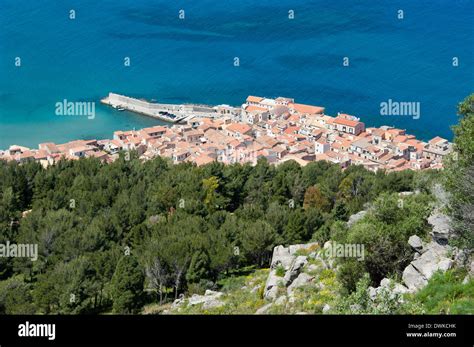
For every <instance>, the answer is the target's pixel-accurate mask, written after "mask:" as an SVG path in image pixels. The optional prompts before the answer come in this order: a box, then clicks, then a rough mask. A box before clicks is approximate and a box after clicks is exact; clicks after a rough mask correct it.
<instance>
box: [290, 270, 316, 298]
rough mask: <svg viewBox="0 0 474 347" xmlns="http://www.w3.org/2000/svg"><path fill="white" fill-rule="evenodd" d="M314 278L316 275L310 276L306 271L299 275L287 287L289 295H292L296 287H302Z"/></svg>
mask: <svg viewBox="0 0 474 347" xmlns="http://www.w3.org/2000/svg"><path fill="white" fill-rule="evenodd" d="M313 279H314V276H310V275H308V274H306V273H304V272H302V273H300V274H299V275H298V277H297V278H296V279H295V280H294V281H293V282H292V283H291V284H290V286H289V287H288V289H287V292H288V295H291V294H292V293H293V291H294V290H295V289H296V288H300V287H302V286H304V285H305V284H308V283H309V282H311V281H312V280H313Z"/></svg>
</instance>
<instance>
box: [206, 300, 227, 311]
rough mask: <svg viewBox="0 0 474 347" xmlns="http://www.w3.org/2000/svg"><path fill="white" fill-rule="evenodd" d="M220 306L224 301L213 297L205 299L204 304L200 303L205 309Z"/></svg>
mask: <svg viewBox="0 0 474 347" xmlns="http://www.w3.org/2000/svg"><path fill="white" fill-rule="evenodd" d="M221 306H224V303H223V302H222V301H220V300H217V299H214V298H213V299H210V300H207V301H205V302H204V304H203V305H202V308H203V309H205V310H207V309H210V308H216V307H221Z"/></svg>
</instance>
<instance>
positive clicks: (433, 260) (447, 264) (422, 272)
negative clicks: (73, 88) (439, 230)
mask: <svg viewBox="0 0 474 347" xmlns="http://www.w3.org/2000/svg"><path fill="white" fill-rule="evenodd" d="M448 250H449V247H445V246H442V245H440V244H438V243H437V242H430V243H429V244H427V245H426V246H425V247H423V249H422V254H421V255H420V256H418V257H417V258H416V259H415V260H413V261H412V262H411V263H410V265H408V266H407V267H406V268H405V270H404V271H403V276H402V279H403V282H404V283H405V285H406V286H407V287H408V288H409V289H410V290H411V291H416V290H419V289H421V288H423V287H424V286H425V285H426V284H427V283H428V280H429V279H430V278H431V277H432V276H433V274H434V273H435V272H436V271H438V270H441V271H447V270H449V269H451V268H452V267H453V261H452V260H451V259H450V258H449V257H448Z"/></svg>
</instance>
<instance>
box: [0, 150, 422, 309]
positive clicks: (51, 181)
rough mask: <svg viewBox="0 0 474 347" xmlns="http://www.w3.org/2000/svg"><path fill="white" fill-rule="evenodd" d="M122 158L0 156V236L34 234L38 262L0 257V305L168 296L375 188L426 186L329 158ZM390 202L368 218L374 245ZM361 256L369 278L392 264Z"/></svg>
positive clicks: (308, 233)
mask: <svg viewBox="0 0 474 347" xmlns="http://www.w3.org/2000/svg"><path fill="white" fill-rule="evenodd" d="M126 159H127V158H125V157H124V156H122V157H121V158H120V159H118V160H117V161H115V162H114V163H112V164H103V163H101V162H100V161H99V160H96V159H81V160H77V161H61V162H59V163H58V164H56V165H54V166H51V167H48V168H47V169H45V168H43V167H41V166H40V165H38V164H36V163H26V164H22V165H18V164H16V163H11V162H10V163H6V162H0V228H1V229H0V230H1V232H0V243H5V242H7V241H10V242H12V243H14V242H17V243H34V244H38V251H39V255H38V260H37V261H31V260H30V259H25V258H0V311H1V312H6V313H23V312H25V313H26V312H35V313H98V312H110V311H114V312H136V311H137V310H138V309H139V307H138V306H137V303H141V302H142V301H141V300H142V299H144V300H152V301H153V300H157V301H158V300H159V301H160V302H162V301H164V300H170V299H172V298H174V297H177V296H178V295H179V294H181V293H184V292H186V291H189V290H203V289H205V288H211V287H213V286H215V284H216V283H217V281H218V280H219V279H221V278H223V277H225V276H227V275H228V274H229V273H231V272H232V271H235V270H237V269H240V268H243V267H246V266H256V267H267V266H268V265H269V261H270V258H271V252H272V249H273V247H274V246H276V245H278V244H284V245H288V244H295V243H300V242H308V241H310V240H317V241H319V242H324V241H326V240H327V239H328V238H329V237H331V233H334V230H335V229H337V223H341V221H346V220H347V218H348V216H350V215H351V214H353V213H355V212H358V211H359V210H361V209H362V208H363V207H364V204H365V203H367V202H369V201H373V200H375V199H376V198H377V197H378V196H379V195H380V194H381V193H386V194H390V193H394V192H400V191H406V190H413V189H415V188H421V189H423V185H424V184H425V183H424V182H425V181H424V180H422V179H419V178H418V175H415V174H414V173H413V172H397V173H390V174H385V173H383V172H378V173H376V174H375V173H373V172H369V171H367V170H365V169H364V168H362V167H357V166H352V167H349V168H348V169H346V170H341V169H340V168H339V166H337V165H333V164H329V163H327V162H313V163H310V164H308V165H307V166H305V167H301V166H300V165H298V164H297V163H295V162H291V161H290V162H286V163H284V164H281V165H279V166H273V165H269V164H268V162H267V161H265V160H263V159H261V160H259V161H258V163H257V165H255V166H253V167H252V166H251V165H249V164H246V165H239V164H236V165H229V166H224V165H222V164H219V163H211V164H208V165H205V166H202V167H196V166H194V165H193V164H190V163H184V164H179V165H173V164H171V163H170V162H169V161H168V160H165V159H162V158H155V159H153V160H150V161H146V162H141V161H140V160H138V159H137V157H136V155H133V154H132V155H131V156H130V160H126ZM28 210H31V211H30V212H29V213H25V215H24V216H22V213H23V212H24V211H28ZM389 212H390V209H388V210H387V215H386V216H385V217H383V218H379V217H377V216H373V218H374V220H373V221H370V223H371V226H370V227H371V228H376V229H377V232H376V233H375V234H374V235H372V236H371V239H370V240H368V241H370V242H371V244H373V247H376V244H377V243H378V242H379V241H380V240H381V238H382V236H381V235H382V234H383V232H384V230H385V229H384V223H390V221H388V220H384V218H391V217H390V214H389ZM405 227H407V228H408V226H406V225H405ZM416 231H417V230H410V232H416ZM408 232H409V231H408V230H407V231H406V233H408ZM350 237H351V238H352V239H354V240H359V239H360V238H362V237H363V233H362V231H361V232H360V233H358V232H357V231H354V232H353V235H351V236H350ZM393 237H396V236H393ZM382 241H383V240H382ZM125 249H128V250H129V251H130V254H131V255H130V256H128V257H127V256H125V255H124V250H125ZM374 249H375V248H374ZM397 252H401V253H400V254H403V249H395V250H394V253H397ZM394 256H395V255H394ZM387 257H390V255H387ZM387 262H388V260H387ZM348 266H349V265H348ZM364 266H365V268H364V269H363V271H369V272H371V273H372V274H373V276H375V277H377V276H379V275H380V274H381V273H383V272H386V271H391V270H393V269H392V268H390V266H388V265H387V264H385V265H380V266H381V267H380V266H379V265H377V262H376V259H374V260H373V261H371V259H367V262H366V263H365V264H364ZM8 288H17V290H16V294H12V293H11V292H8V293H7V292H6V291H7V290H9V289H8ZM143 293H146V295H144V296H142V294H143ZM15 295H18V297H15ZM137 295H138V296H137Z"/></svg>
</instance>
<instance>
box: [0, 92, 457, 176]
mask: <svg viewBox="0 0 474 347" xmlns="http://www.w3.org/2000/svg"><path fill="white" fill-rule="evenodd" d="M114 100H122V101H121V103H120V102H119V103H114V102H113V101H114ZM102 102H103V103H105V104H108V105H110V106H113V107H115V108H120V109H121V110H123V109H127V110H129V111H132V112H134V111H135V112H139V113H142V114H146V115H149V116H153V115H154V114H156V115H159V116H161V117H157V118H161V119H164V117H163V116H165V117H168V118H173V119H174V118H176V119H179V122H178V121H176V122H170V126H164V125H158V126H153V127H149V128H144V129H140V130H127V131H115V132H114V134H113V138H112V139H100V140H97V139H91V140H75V141H71V142H67V143H64V144H55V143H52V142H46V143H41V144H39V146H38V149H30V148H27V147H23V146H19V145H13V146H10V148H9V149H7V150H4V151H0V159H3V160H7V161H17V162H19V163H23V162H27V161H37V162H39V163H41V164H42V165H43V166H45V167H46V166H49V165H52V164H54V163H56V162H58V161H59V160H61V159H63V158H64V159H70V160H78V159H80V158H88V157H95V158H98V159H100V160H101V161H104V162H113V161H114V160H116V159H117V158H118V157H119V153H120V152H122V151H124V152H128V151H136V152H137V153H138V155H139V157H140V159H142V160H149V159H151V158H153V157H156V156H161V157H167V158H170V159H171V160H172V161H173V163H176V164H177V163H182V162H193V163H195V164H196V165H198V166H200V165H205V164H208V163H211V162H214V161H217V162H221V163H224V164H233V163H250V164H252V165H255V164H256V163H257V160H258V159H259V158H266V159H267V161H268V162H269V163H272V164H276V165H278V164H280V163H283V162H286V161H289V160H294V161H296V162H298V163H299V164H300V165H303V166H304V165H306V164H308V163H310V162H312V161H319V160H325V161H329V162H331V163H335V164H338V165H340V166H341V167H342V168H346V167H347V166H349V165H362V166H364V167H365V168H366V169H368V170H371V171H374V172H376V171H378V170H386V171H389V172H390V171H402V170H406V169H410V170H423V169H441V168H442V167H443V158H445V157H446V156H447V155H448V154H449V153H451V151H452V144H451V143H450V142H449V141H448V140H446V139H443V138H441V137H438V136H437V137H435V138H433V139H431V140H429V141H428V142H424V141H420V140H418V139H416V137H415V136H413V135H409V134H407V133H406V131H405V130H403V129H397V128H394V127H390V126H381V127H379V128H375V127H366V125H365V124H364V123H363V122H362V121H361V120H360V119H359V118H357V117H355V116H352V115H349V114H342V113H339V114H337V115H336V116H335V117H333V116H329V115H326V114H325V109H324V107H319V106H312V105H306V104H299V103H296V102H295V100H294V99H292V98H286V97H278V98H276V99H270V98H263V97H257V96H249V97H248V98H247V99H246V101H245V103H244V104H242V106H241V107H233V106H229V105H219V106H214V107H204V106H199V107H196V106H188V107H186V106H183V107H182V108H176V106H174V105H173V107H168V108H167V111H162V110H161V108H162V106H160V107H161V108H160V107H157V108H156V110H155V111H153V112H154V114H147V112H146V109H147V108H150V107H151V106H150V104H148V105H147V104H146V103H143V102H142V103H140V102H138V100H137V99H132V98H128V97H124V96H120V95H118V94H113V93H110V94H109V96H108V97H107V98H105V99H104V100H103V101H102ZM133 104H136V105H138V106H133ZM156 105H158V104H156ZM176 113H178V114H176Z"/></svg>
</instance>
